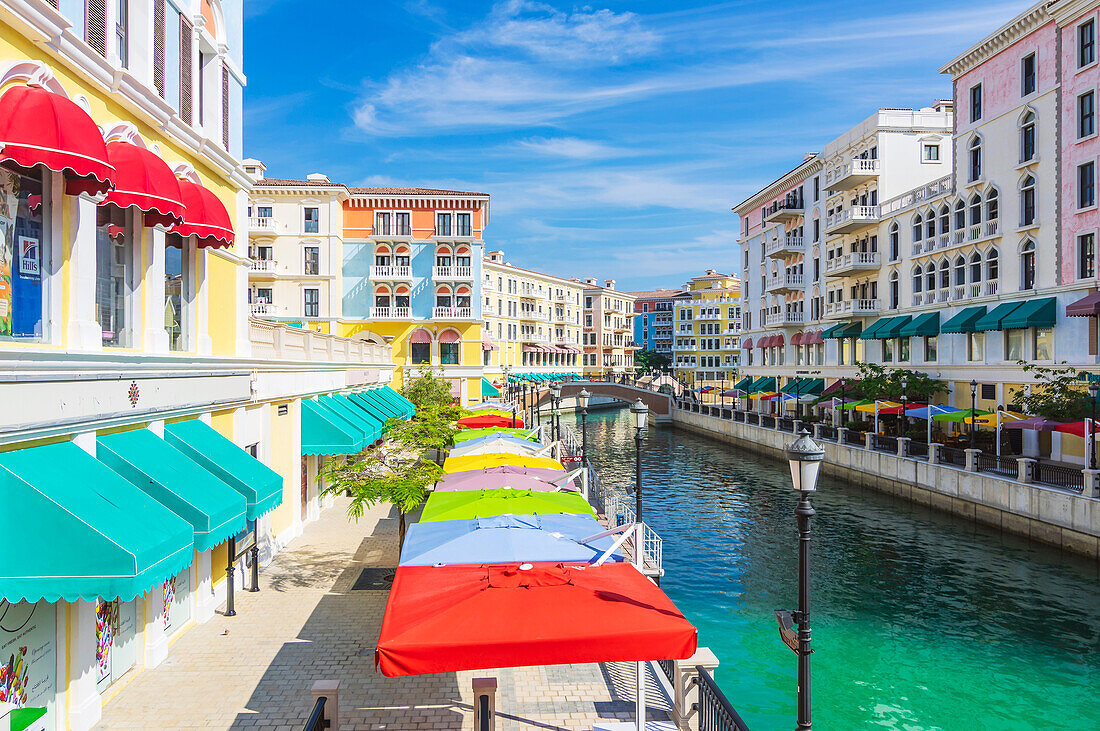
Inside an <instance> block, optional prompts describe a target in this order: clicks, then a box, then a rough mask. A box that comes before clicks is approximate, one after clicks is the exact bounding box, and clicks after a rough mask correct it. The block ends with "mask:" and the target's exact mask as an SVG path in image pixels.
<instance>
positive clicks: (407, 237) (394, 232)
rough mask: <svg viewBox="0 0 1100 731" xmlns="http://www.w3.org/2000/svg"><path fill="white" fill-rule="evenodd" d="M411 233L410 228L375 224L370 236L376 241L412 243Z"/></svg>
mask: <svg viewBox="0 0 1100 731" xmlns="http://www.w3.org/2000/svg"><path fill="white" fill-rule="evenodd" d="M412 233H413V232H412V226H408V225H400V226H399V225H397V224H378V223H376V224H375V225H374V227H373V228H371V232H370V235H371V238H372V239H374V240H376V241H412Z"/></svg>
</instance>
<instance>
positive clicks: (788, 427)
mask: <svg viewBox="0 0 1100 731" xmlns="http://www.w3.org/2000/svg"><path fill="white" fill-rule="evenodd" d="M779 431H789V432H794V419H788V418H787V417H785V416H781V417H779Z"/></svg>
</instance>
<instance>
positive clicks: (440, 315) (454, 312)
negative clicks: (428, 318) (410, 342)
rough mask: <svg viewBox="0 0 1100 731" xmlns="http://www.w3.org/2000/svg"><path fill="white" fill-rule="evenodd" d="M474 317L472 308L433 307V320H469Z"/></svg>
mask: <svg viewBox="0 0 1100 731" xmlns="http://www.w3.org/2000/svg"><path fill="white" fill-rule="evenodd" d="M473 316H474V310H473V308H472V307H433V308H432V319H433V320H469V319H470V318H472V317H473Z"/></svg>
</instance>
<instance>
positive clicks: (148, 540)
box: [0, 442, 195, 603]
mask: <svg viewBox="0 0 1100 731" xmlns="http://www.w3.org/2000/svg"><path fill="white" fill-rule="evenodd" d="M0 505H3V506H4V508H3V510H0V534H2V535H3V536H4V543H5V545H7V546H8V560H6V561H4V565H3V566H2V567H0V597H3V598H4V599H6V600H8V601H10V602H18V601H24V600H25V601H28V602H32V603H33V602H36V601H38V600H39V599H45V600H47V601H50V602H56V601H59V600H62V599H63V600H65V601H67V602H74V601H76V600H77V599H83V600H85V601H88V602H94V601H95V600H96V598H97V597H103V598H105V599H115V598H118V599H121V600H122V601H130V600H131V599H133V598H134V597H136V596H139V595H141V594H144V593H145V592H147V591H149V590H150V589H152V588H153V587H154V586H156V585H157V584H160V583H161V582H163V581H164V580H166V579H168V578H170V577H172V576H175V575H176V574H178V573H179V572H180V571H182V570H183V569H185V568H186V567H187V566H189V565H191V559H192V557H193V556H194V551H195V543H194V540H193V539H192V536H193V535H194V531H193V530H192V527H191V526H190V525H189V524H188V523H187V521H185V520H184V519H183V518H181V517H179V516H178V515H176V514H175V513H173V512H172V511H171V510H169V509H168V508H166V507H164V506H163V505H161V504H160V503H159V502H157V501H156V500H154V499H153V498H151V497H149V496H148V495H146V494H145V493H144V492H142V491H141V490H139V489H138V488H137V487H135V486H134V485H132V484H131V483H130V482H129V481H127V480H126V479H124V478H123V477H121V476H120V475H118V474H117V473H116V472H114V470H112V469H111V468H110V467H108V466H107V465H105V464H103V463H102V462H100V461H99V460H97V459H95V458H94V457H92V456H91V455H90V454H88V453H87V452H85V451H84V450H83V449H81V448H80V447H78V446H76V445H75V444H73V443H72V442H58V443H56V444H46V445H43V446H40V447H29V448H27V449H16V450H14V451H11V452H4V453H2V454H0Z"/></svg>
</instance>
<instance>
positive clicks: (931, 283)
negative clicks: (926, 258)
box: [924, 262, 936, 292]
mask: <svg viewBox="0 0 1100 731" xmlns="http://www.w3.org/2000/svg"><path fill="white" fill-rule="evenodd" d="M935 289H936V265H935V264H933V263H932V262H928V266H926V267H925V268H924V291H925V292H934V291H935Z"/></svg>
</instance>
